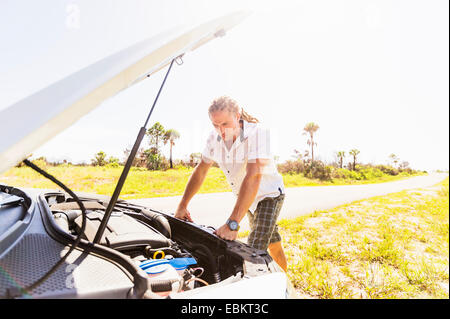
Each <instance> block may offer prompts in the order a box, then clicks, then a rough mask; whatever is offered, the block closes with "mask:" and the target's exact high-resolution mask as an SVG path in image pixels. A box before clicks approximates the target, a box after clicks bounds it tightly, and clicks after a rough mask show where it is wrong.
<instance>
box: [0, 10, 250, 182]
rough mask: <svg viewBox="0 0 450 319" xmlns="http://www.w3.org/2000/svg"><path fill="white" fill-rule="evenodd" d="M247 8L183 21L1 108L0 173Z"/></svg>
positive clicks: (223, 28) (215, 32) (217, 31)
mask: <svg viewBox="0 0 450 319" xmlns="http://www.w3.org/2000/svg"><path fill="white" fill-rule="evenodd" d="M247 15H248V12H242V11H240V12H234V13H231V14H227V15H225V16H222V17H220V18H217V19H214V20H211V21H209V22H206V23H204V24H202V25H199V26H183V27H179V28H176V29H173V30H171V31H168V32H164V33H162V34H159V35H158V36H156V37H153V38H150V39H147V40H144V41H142V42H140V43H137V44H135V45H133V46H131V47H129V48H127V49H124V50H122V51H120V52H119V53H116V54H114V55H111V56H109V57H107V58H105V59H103V60H101V61H99V62H96V63H94V64H92V65H90V66H88V67H86V68H84V69H82V70H80V71H78V72H76V73H74V74H72V75H70V76H68V77H66V78H65V79H63V80H61V81H59V82H56V83H54V84H52V85H50V86H48V87H47V88H45V89H43V90H40V91H38V92H37V93H34V94H32V95H30V96H29V97H26V98H24V99H23V100H21V101H19V102H17V103H15V104H13V105H11V106H9V107H7V108H5V109H3V110H1V111H0V135H1V139H0V173H1V172H3V171H5V170H7V169H8V168H10V167H12V166H14V165H17V164H18V163H20V162H21V161H22V160H24V159H25V158H27V157H28V156H29V155H30V154H31V153H32V152H33V151H34V150H35V149H36V148H38V147H40V146H41V145H42V144H44V143H45V142H47V141H48V140H50V139H51V138H52V137H54V136H55V135H57V134H58V133H60V132H61V131H63V130H64V129H66V128H68V127H69V126H71V125H72V124H74V123H75V122H76V121H77V120H78V119H80V118H81V117H82V116H84V115H85V114H87V113H88V112H90V111H92V110H93V109H94V108H96V107H97V106H99V105H100V104H101V103H102V102H103V101H105V100H106V99H108V98H110V97H112V96H114V95H115V94H117V93H118V92H120V91H122V90H123V89H126V88H127V87H130V86H132V85H133V84H135V83H137V82H139V81H141V80H143V79H145V78H146V77H148V76H150V75H151V74H154V73H155V72H157V71H159V70H160V69H162V68H164V67H165V66H166V65H168V64H169V63H170V62H171V61H172V60H173V59H175V58H177V57H179V56H182V55H183V54H185V53H186V52H189V51H192V50H195V49H196V48H198V47H200V46H201V45H203V44H205V43H207V42H208V41H210V40H212V39H214V38H216V37H219V36H223V35H224V34H225V32H226V31H227V30H229V29H231V28H232V27H234V26H235V25H237V24H238V23H240V22H241V21H242V20H243V19H244V18H245V17H246V16H247Z"/></svg>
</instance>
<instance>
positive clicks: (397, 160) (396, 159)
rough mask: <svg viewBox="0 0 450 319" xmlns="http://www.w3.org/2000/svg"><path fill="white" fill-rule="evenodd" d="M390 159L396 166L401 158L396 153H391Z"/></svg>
mask: <svg viewBox="0 0 450 319" xmlns="http://www.w3.org/2000/svg"><path fill="white" fill-rule="evenodd" d="M389 159H390V160H391V161H392V163H393V166H394V167H396V166H397V163H398V162H399V161H400V159H399V158H398V157H397V155H395V154H391V155H389Z"/></svg>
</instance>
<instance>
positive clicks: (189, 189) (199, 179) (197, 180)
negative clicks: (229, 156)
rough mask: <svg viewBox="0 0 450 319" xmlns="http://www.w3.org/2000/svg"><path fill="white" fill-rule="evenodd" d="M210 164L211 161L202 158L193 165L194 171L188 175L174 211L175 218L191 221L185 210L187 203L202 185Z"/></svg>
mask: <svg viewBox="0 0 450 319" xmlns="http://www.w3.org/2000/svg"><path fill="white" fill-rule="evenodd" d="M211 165H212V162H211V161H208V160H204V159H203V158H202V160H201V162H200V163H199V164H198V165H197V166H196V167H195V169H194V172H193V173H192V175H191V177H189V180H188V183H187V185H186V189H185V190H184V194H183V197H182V198H181V201H180V203H179V204H178V208H177V211H176V213H175V217H176V218H179V219H187V220H189V221H191V222H192V218H191V216H190V213H189V211H188V210H187V205H188V204H189V202H190V201H191V199H192V197H194V195H195V194H196V193H197V192H198V190H199V189H200V187H201V186H202V184H203V181H204V180H205V177H206V174H207V173H208V170H209V168H210V167H211Z"/></svg>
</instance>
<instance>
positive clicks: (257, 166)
mask: <svg viewBox="0 0 450 319" xmlns="http://www.w3.org/2000/svg"><path fill="white" fill-rule="evenodd" d="M268 163H269V160H267V159H256V161H255V162H254V163H247V168H246V169H247V171H246V174H245V177H244V180H243V181H242V184H241V188H240V189H239V195H238V199H237V201H236V204H235V205H234V209H233V211H232V213H231V216H230V219H232V220H235V221H237V222H238V223H239V222H240V221H241V220H242V219H243V218H244V216H245V215H246V214H247V211H248V209H249V208H250V206H251V205H252V203H253V201H254V200H255V198H256V194H257V193H258V189H259V184H260V183H261V178H262V174H263V169H264V167H265V166H266V165H267V164H268ZM216 234H217V235H218V236H219V237H222V238H224V239H228V240H235V239H236V238H237V232H236V231H231V230H230V229H229V228H228V226H227V225H223V226H222V227H220V228H219V229H218V230H217V231H216Z"/></svg>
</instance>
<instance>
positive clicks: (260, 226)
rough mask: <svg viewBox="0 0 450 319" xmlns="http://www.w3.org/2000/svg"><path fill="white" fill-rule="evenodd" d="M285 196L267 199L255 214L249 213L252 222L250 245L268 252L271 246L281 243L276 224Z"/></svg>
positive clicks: (257, 208)
mask: <svg viewBox="0 0 450 319" xmlns="http://www.w3.org/2000/svg"><path fill="white" fill-rule="evenodd" d="M283 201H284V194H281V195H279V196H278V197H266V198H264V199H263V200H262V201H260V202H259V203H258V206H257V207H256V210H255V212H254V213H253V214H252V213H251V212H250V211H248V212H247V216H248V219H249V222H250V235H249V236H248V240H247V243H248V245H250V246H252V247H254V248H256V249H261V250H267V248H268V247H269V244H273V243H276V242H279V241H281V236H280V234H279V232H278V226H277V224H276V222H277V219H278V216H279V215H280V210H281V207H282V206H283Z"/></svg>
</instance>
